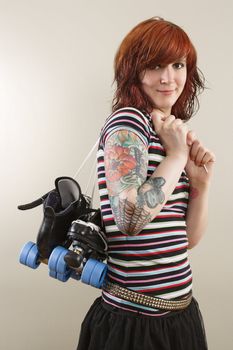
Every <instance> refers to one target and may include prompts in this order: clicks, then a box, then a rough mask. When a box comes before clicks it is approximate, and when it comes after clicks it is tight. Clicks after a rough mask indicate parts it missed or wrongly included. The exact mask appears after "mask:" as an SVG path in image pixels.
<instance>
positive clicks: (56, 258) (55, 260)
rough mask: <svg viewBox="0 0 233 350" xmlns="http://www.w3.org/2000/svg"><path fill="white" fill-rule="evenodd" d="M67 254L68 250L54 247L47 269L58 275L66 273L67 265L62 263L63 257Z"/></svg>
mask: <svg viewBox="0 0 233 350" xmlns="http://www.w3.org/2000/svg"><path fill="white" fill-rule="evenodd" d="M67 252H68V250H67V249H65V248H63V247H56V248H55V249H53V251H52V253H51V255H50V257H49V261H48V267H49V269H50V270H53V271H56V272H58V273H66V271H67V264H66V262H65V261H64V256H65V255H66V254H67Z"/></svg>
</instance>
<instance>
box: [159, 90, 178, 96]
mask: <svg viewBox="0 0 233 350" xmlns="http://www.w3.org/2000/svg"><path fill="white" fill-rule="evenodd" d="M174 91H175V90H162V91H161V90H158V92H161V93H162V94H164V95H170V94H171V93H172V92H174Z"/></svg>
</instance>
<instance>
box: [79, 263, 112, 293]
mask: <svg viewBox="0 0 233 350" xmlns="http://www.w3.org/2000/svg"><path fill="white" fill-rule="evenodd" d="M106 273H107V265H106V264H104V263H102V262H100V261H98V260H95V259H89V260H88V261H87V262H86V265H85V266H84V269H83V272H82V276H81V281H82V282H83V283H86V284H89V285H91V286H93V287H96V288H100V287H101V286H102V284H103V281H104V279H105V276H106Z"/></svg>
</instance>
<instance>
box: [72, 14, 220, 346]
mask: <svg viewBox="0 0 233 350" xmlns="http://www.w3.org/2000/svg"><path fill="white" fill-rule="evenodd" d="M196 61H197V56H196V51H195V48H194V47H193V45H192V43H191V41H190V39H189V38H188V36H187V34H186V33H185V32H184V31H183V30H182V29H181V28H180V27H178V26H177V25H175V24H174V23H171V22H169V21H166V20H164V19H162V18H160V17H154V18H151V19H149V20H146V21H144V22H142V23H139V24H138V25H137V26H136V27H135V28H133V29H132V30H131V32H130V33H129V34H128V35H127V36H126V37H125V39H124V40H123V42H122V43H121V45H120V47H119V49H118V52H117V54H116V57H115V80H116V83H117V88H116V92H115V96H114V100H113V108H112V113H111V115H110V116H109V117H108V118H107V119H106V122H105V124H104V126H103V128H102V130H101V135H100V136H101V137H100V143H99V148H98V178H99V193H100V200H101V212H102V216H103V221H104V224H105V228H106V235H107V240H108V253H109V258H108V261H107V263H108V274H107V278H106V282H105V285H104V287H103V290H102V296H101V297H99V298H97V299H96V300H95V302H94V303H93V305H92V306H91V308H90V310H89V312H88V313H87V315H86V317H85V319H84V321H83V323H82V328H81V334H80V339H79V345H78V350H84V349H85V350H94V349H95V350H98V349H99V350H100V349H101V350H114V349H121V350H136V349H142V350H143V349H145V350H152V349H153V350H154V349H158V350H168V349H169V350H197V349H198V350H204V349H207V342H206V337H205V329H204V323H203V319H202V315H201V312H200V309H199V305H198V302H197V300H196V299H195V298H194V296H193V295H192V270H191V267H190V264H189V258H188V249H191V248H193V247H194V246H195V245H197V243H198V242H199V241H200V239H201V237H202V236H203V234H204V231H205V228H206V224H207V205H208V204H207V201H208V191H209V186H210V180H211V176H212V172H213V164H214V161H215V155H214V154H213V152H211V151H209V150H208V149H207V148H205V147H204V146H203V144H202V143H201V142H200V141H199V140H198V138H197V137H196V135H195V133H194V132H193V131H190V130H188V127H187V124H186V121H187V120H189V119H190V118H191V116H192V115H193V113H194V107H195V102H197V103H198V100H197V94H198V92H199V91H201V90H203V89H204V82H203V80H204V79H203V78H202V77H201V75H200V72H198V68H197V66H196Z"/></svg>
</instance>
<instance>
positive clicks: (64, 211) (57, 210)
mask: <svg viewBox="0 0 233 350" xmlns="http://www.w3.org/2000/svg"><path fill="white" fill-rule="evenodd" d="M41 204H43V212H44V217H43V220H42V223H41V226H40V229H39V232H38V235H37V242H36V244H35V243H33V242H28V243H26V244H25V245H24V247H23V248H22V250H21V253H20V259H19V260H20V263H22V264H24V265H26V266H28V267H31V268H33V269H36V268H37V267H38V266H39V265H40V263H41V262H43V263H45V264H48V266H49V274H50V276H51V277H54V278H57V279H59V280H60V281H63V282H65V281H67V280H68V279H69V278H70V277H73V278H75V279H80V278H81V276H82V270H84V267H85V265H87V266H89V267H90V266H91V265H90V264H91V261H92V260H93V261H92V266H93V264H95V266H96V265H97V266H99V267H100V265H99V264H102V265H101V266H102V269H103V270H104V271H106V265H105V264H103V263H101V262H100V261H99V260H104V258H106V254H105V253H104V252H105V251H106V241H105V243H104V246H103V240H105V235H104V233H103V232H102V231H103V230H102V231H101V229H100V227H99V226H97V225H100V226H102V220H101V213H100V210H99V209H97V210H96V209H92V208H91V198H90V197H88V196H84V195H83V194H82V192H81V188H80V186H79V184H78V183H77V182H76V181H75V180H74V179H72V178H70V177H59V178H57V179H56V180H55V189H54V190H52V191H49V192H48V193H46V194H45V195H43V196H42V197H41V198H40V199H38V200H36V201H34V202H32V203H29V204H25V205H20V206H18V209H20V210H27V209H32V208H35V207H37V206H38V205H41ZM79 218H82V220H80V221H81V222H79V223H77V222H76V224H73V223H72V222H73V221H74V220H75V219H76V220H78V219H79ZM89 220H90V223H88V221H89ZM91 220H92V222H91ZM71 223H72V226H71ZM73 225H75V228H76V230H80V232H82V233H81V235H82V237H88V239H87V240H86V241H85V239H84V240H80V238H78V237H79V236H80V234H79V233H77V232H76V236H75V239H74V236H73V235H72V234H68V232H70V231H69V229H70V226H71V227H73ZM84 226H85V228H86V229H85V230H84ZM94 230H95V231H96V232H98V233H97V236H96V235H95V234H93V231H94ZM71 231H72V232H73V231H74V230H73V229H72V230H71ZM91 236H93V237H94V236H95V239H94V241H95V243H97V241H98V240H99V241H100V247H99V244H97V245H93V244H91V243H92V242H91V241H90V237H91ZM97 237H98V238H97ZM77 238H78V239H77ZM72 242H73V251H70V250H68V248H69V247H70V245H71V244H72ZM79 244H80V246H78V245H79ZM97 246H98V247H99V248H98V249H97V250H96V251H95V248H97ZM103 247H104V249H103ZM66 255H67V257H66V258H65V256H66ZM76 257H77V258H76ZM89 258H91V259H92V260H91V261H90V262H89V263H88V264H87V261H88V259H89ZM64 259H65V260H64ZM96 259H99V260H96ZM69 264H71V265H70V266H69ZM103 265H104V266H103ZM93 269H95V268H94V266H93ZM85 271H87V268H86V269H85V270H84V271H83V272H85ZM88 271H89V273H91V272H90V268H89V270H88ZM105 273H106V272H102V273H101V276H103V275H105ZM84 276H86V272H85V273H84ZM101 278H102V277H101ZM81 280H82V279H81ZM99 280H100V278H99ZM83 281H86V280H85V277H84V278H83ZM85 283H86V282H85ZM90 284H91V283H90ZM95 284H96V286H97V283H95ZM98 288H100V283H99V284H98Z"/></svg>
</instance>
